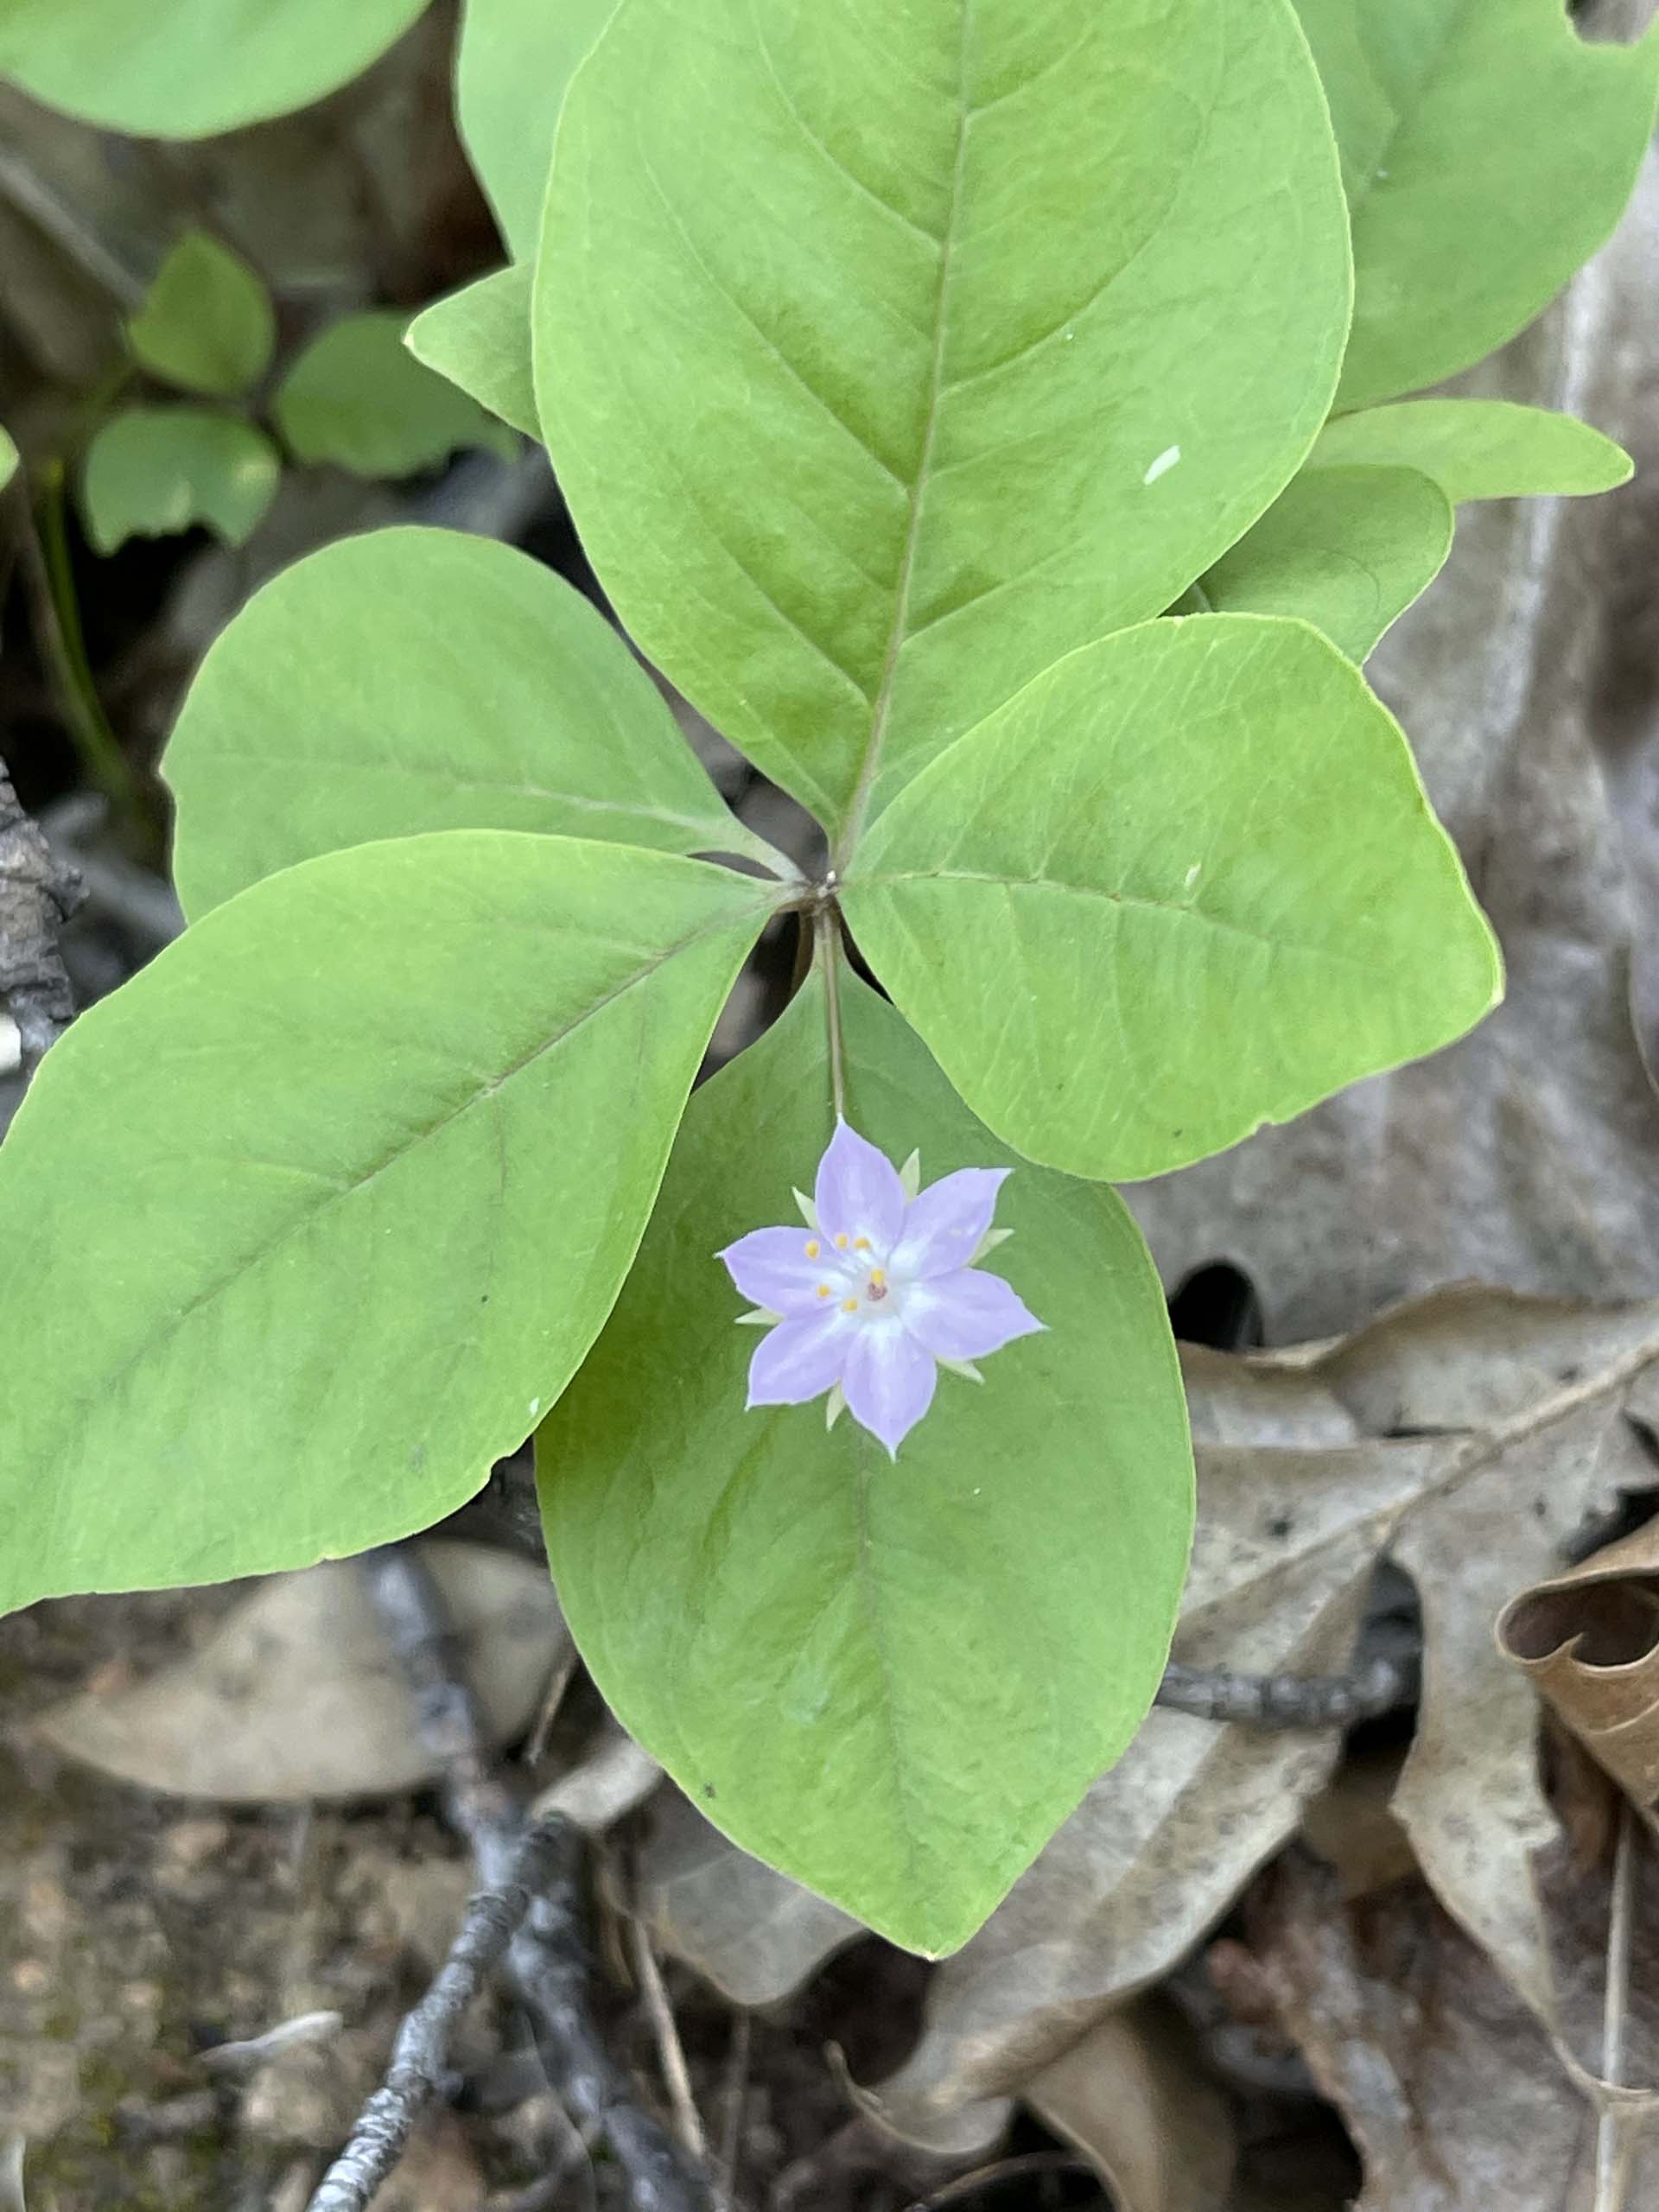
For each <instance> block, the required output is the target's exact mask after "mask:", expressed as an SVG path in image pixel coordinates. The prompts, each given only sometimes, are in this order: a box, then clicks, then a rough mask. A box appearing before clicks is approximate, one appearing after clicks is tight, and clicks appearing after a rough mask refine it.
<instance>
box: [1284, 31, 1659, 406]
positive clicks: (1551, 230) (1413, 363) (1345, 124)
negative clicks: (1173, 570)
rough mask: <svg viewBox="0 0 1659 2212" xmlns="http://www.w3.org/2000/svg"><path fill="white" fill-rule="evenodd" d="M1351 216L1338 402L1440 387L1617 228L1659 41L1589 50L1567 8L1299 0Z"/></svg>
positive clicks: (1506, 333)
mask: <svg viewBox="0 0 1659 2212" xmlns="http://www.w3.org/2000/svg"><path fill="white" fill-rule="evenodd" d="M1296 5H1297V8H1298V10H1299V11H1300V15H1301V19H1302V24H1303V27H1304V29H1306V32H1307V35H1308V38H1309V41H1310V42H1311V43H1312V45H1313V52H1314V54H1315V57H1316V58H1317V60H1318V61H1319V72H1320V74H1321V76H1322V77H1323V79H1324V80H1325V90H1326V92H1327V94H1328V95H1329V98H1330V101H1331V111H1332V119H1333V121H1334V122H1335V124H1336V129H1337V137H1338V143H1339V144H1340V146H1341V149H1342V159H1343V174H1344V181H1345V182H1346V185H1347V188H1348V197H1349V201H1350V204H1351V207H1352V209H1353V220H1354V260H1355V272H1356V277H1357V292H1356V296H1355V301H1354V334H1353V340H1352V343H1351V346H1350V348H1349V353H1348V360H1347V364H1346V365H1345V367H1344V371H1343V378H1342V391H1341V394H1340V397H1339V402H1338V404H1339V405H1340V406H1342V407H1343V408H1344V409H1346V408H1354V407H1363V406H1366V405H1369V404H1370V403H1371V402H1373V401H1375V400H1379V399H1391V398H1393V397H1395V394H1397V393H1399V392H1402V391H1419V390H1421V387H1422V386H1423V385H1430V384H1438V383H1439V382H1440V379H1441V378H1443V377H1449V376H1452V375H1453V374H1454V373H1455V372H1457V371H1458V370H1459V369H1465V368H1468V367H1469V366H1470V365H1471V364H1472V363H1473V362H1476V361H1478V360H1480V359H1483V358H1484V356H1485V355H1486V354H1488V353H1491V351H1492V350H1493V348H1494V347H1495V346H1501V345H1502V344H1503V341H1504V340H1505V339H1507V338H1511V337H1513V336H1514V334H1515V333H1516V331H1517V330H1519V329H1520V328H1521V327H1522V325H1523V324H1525V323H1527V322H1529V321H1531V319H1532V317H1533V316H1534V315H1536V314H1537V312H1538V310H1539V309H1540V308H1541V307H1543V306H1544V305H1545V303H1546V302H1548V300H1549V299H1550V298H1551V297H1552V296H1553V295H1554V293H1555V292H1557V291H1559V290H1560V287H1561V286H1562V285H1563V284H1564V283H1566V282H1567V278H1568V277H1570V276H1571V275H1572V274H1573V270H1575V269H1576V268H1577V267H1578V266H1579V264H1580V262H1582V261H1586V260H1587V259H1588V258H1589V257H1590V256H1591V254H1592V253H1593V252H1594V251H1595V250H1596V248H1597V247H1598V246H1599V245H1601V244H1602V242H1603V240H1604V239H1605V238H1606V237H1607V235H1608V233H1609V232H1611V229H1612V227H1613V226H1614V224H1615V223H1616V222H1617V221H1618V217H1619V214H1620V213H1621V212H1622V210H1623V208H1624V203H1625V201H1626V200H1627V199H1628V198H1629V197H1630V188H1631V187H1632V185H1633V184H1634V183H1635V181H1636V173H1637V168H1638V166H1639V164H1640V162H1641V160H1642V156H1643V153H1644V152H1645V151H1646V149H1647V143H1648V138H1649V134H1650V132H1651V130H1652V129H1653V116H1654V98H1655V88H1656V82H1659V34H1649V36H1648V37H1647V38H1645V39H1644V40H1643V41H1642V42H1641V43H1640V44H1639V45H1637V46H1635V47H1620V46H1611V45H1593V46H1592V45H1589V44H1586V42H1585V41H1583V40H1582V39H1580V37H1579V35H1578V34H1577V33H1576V32H1575V31H1574V29H1573V26H1572V24H1571V22H1569V20H1568V18H1567V10H1566V9H1565V7H1564V6H1563V4H1562V0H1296Z"/></svg>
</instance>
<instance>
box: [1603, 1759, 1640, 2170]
mask: <svg viewBox="0 0 1659 2212" xmlns="http://www.w3.org/2000/svg"><path fill="white" fill-rule="evenodd" d="M1635 1917H1636V1809H1635V1808H1634V1807H1633V1806H1632V1805H1631V1803H1630V1800H1629V1799H1628V1798H1626V1797H1621V1798H1620V1800H1619V1806H1618V1848H1617V1851H1616V1853H1615V1856H1614V1859H1613V1892H1612V1902H1611V1910H1610V1912H1609V1916H1608V1923H1607V1986H1606V1989H1605V1995H1604V1999H1603V2005H1602V2027H1601V2078H1602V2081H1603V2082H1605V2084H1606V2086H1607V2087H1608V2088H1615V2089H1616V2088H1620V2087H1622V2085H1623V2083H1624V2063H1625V2041H1626V2035H1627V2031H1628V2029H1629V2025H1630V1936H1631V1929H1632V1927H1633V1924H1634V1922H1635ZM1636 2142H1637V2127H1636V2126H1633V2125H1632V2121H1631V2117H1630V2113H1629V2111H1628V2110H1621V2109H1620V2108H1619V2107H1618V2105H1616V2104H1614V2103H1613V2102H1611V2101H1607V2102H1605V2103H1604V2104H1603V2105H1602V2107H1601V2109H1600V2112H1599V2114H1598V2117H1597V2120H1596V2201H1595V2207H1594V2212H1624V2203H1625V2202H1626V2199H1627V2198H1628V2196H1629V2195H1630V2165H1631V2162H1632V2159H1633V2158H1634V2155H1635V2151H1636Z"/></svg>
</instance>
